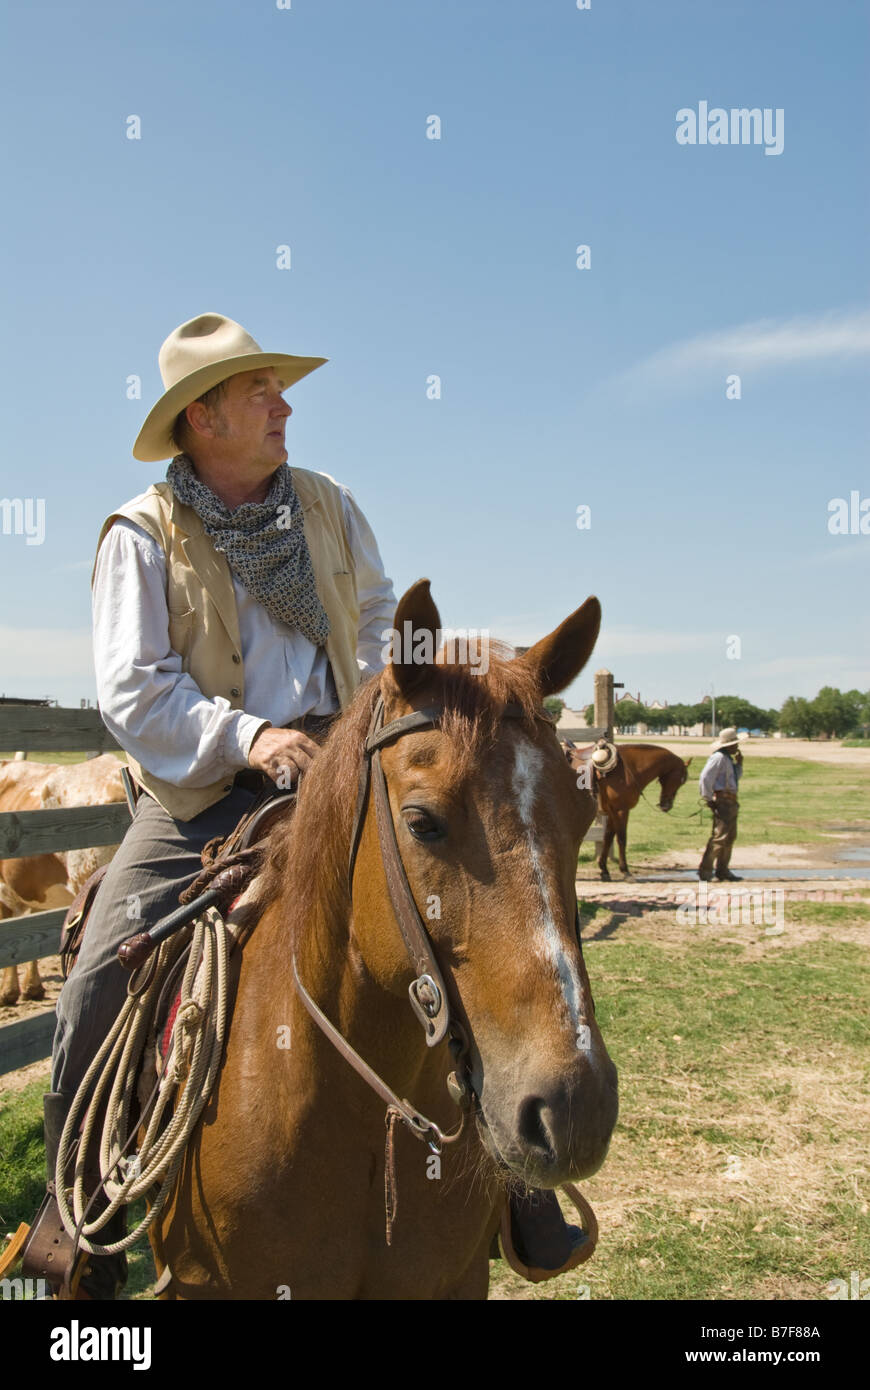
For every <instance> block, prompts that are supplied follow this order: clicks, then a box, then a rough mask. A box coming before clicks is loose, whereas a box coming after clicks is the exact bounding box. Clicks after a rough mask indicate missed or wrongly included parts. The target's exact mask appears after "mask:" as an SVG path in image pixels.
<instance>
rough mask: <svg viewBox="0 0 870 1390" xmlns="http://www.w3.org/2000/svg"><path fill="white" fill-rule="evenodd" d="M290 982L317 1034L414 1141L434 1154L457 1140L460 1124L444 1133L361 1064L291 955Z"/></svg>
mask: <svg viewBox="0 0 870 1390" xmlns="http://www.w3.org/2000/svg"><path fill="white" fill-rule="evenodd" d="M293 979H294V981H295V982H296V989H297V991H298V993H299V998H300V999H301V1000H302V1003H303V1004H304V1005H305V1007H306V1009H307V1010H308V1012H309V1013H310V1014H311V1017H312V1018H313V1019H314V1021H315V1023H316V1024H317V1026H318V1028H319V1029H320V1030H321V1032H323V1033H325V1034H326V1036H327V1038H328V1039H329V1041H330V1042H331V1043H332V1045H333V1047H334V1048H335V1050H336V1051H337V1052H339V1053H340V1054H341V1056H342V1057H343V1058H344V1060H345V1061H346V1062H349V1063H350V1065H351V1066H352V1067H353V1069H354V1071H355V1072H356V1073H357V1074H358V1075H359V1076H361V1077H362V1079H363V1081H365V1082H366V1083H367V1084H368V1085H369V1086H371V1088H372V1090H373V1091H374V1092H376V1094H377V1095H379V1096H380V1098H381V1100H382V1101H383V1102H384V1104H385V1105H386V1106H388V1107H389V1108H390V1109H393V1110H396V1111H397V1112H398V1114H399V1116H400V1118H401V1119H402V1120H403V1121H404V1123H405V1124H406V1125H407V1126H408V1128H409V1129H410V1130H412V1131H413V1133H414V1134H415V1135H416V1137H417V1138H418V1139H425V1140H426V1141H427V1143H429V1144H431V1145H432V1146H433V1148H434V1151H435V1152H436V1153H440V1151H441V1150H440V1146H441V1145H442V1144H452V1143H453V1142H454V1141H455V1140H456V1139H458V1138H459V1135H460V1132H461V1130H462V1123H460V1126H459V1129H457V1130H455V1131H454V1132H453V1133H452V1134H444V1133H443V1132H442V1131H441V1129H440V1128H439V1126H438V1125H436V1123H435V1121H434V1120H429V1119H427V1118H426V1116H425V1115H421V1114H420V1112H419V1111H418V1110H415V1109H414V1107H413V1105H411V1103H410V1101H407V1100H400V1099H399V1097H398V1096H397V1094H396V1092H395V1091H394V1090H392V1089H391V1088H390V1087H389V1086H388V1085H387V1083H386V1081H383V1080H382V1079H381V1077H380V1076H378V1074H377V1072H376V1071H375V1070H374V1068H373V1067H370V1066H369V1064H368V1062H365V1061H364V1060H363V1059H362V1057H360V1055H359V1053H358V1052H357V1051H356V1049H355V1048H353V1047H351V1045H350V1043H349V1042H348V1041H347V1039H346V1038H345V1037H344V1036H343V1035H342V1034H341V1033H340V1032H339V1031H338V1029H337V1028H336V1026H335V1024H334V1023H331V1022H330V1020H329V1019H328V1018H327V1017H326V1014H325V1013H324V1012H323V1010H322V1009H321V1008H319V1007H318V1005H317V1004H315V1002H314V1000H313V999H312V998H311V995H310V994H309V993H308V990H307V989H306V988H305V986H304V985H303V983H302V981H301V980H300V978H299V970H298V968H297V966H296V956H295V955H294V956H293ZM463 1121H464V1116H463Z"/></svg>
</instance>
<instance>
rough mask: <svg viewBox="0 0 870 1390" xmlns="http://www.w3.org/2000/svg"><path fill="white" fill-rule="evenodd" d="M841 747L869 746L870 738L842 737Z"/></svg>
mask: <svg viewBox="0 0 870 1390" xmlns="http://www.w3.org/2000/svg"><path fill="white" fill-rule="evenodd" d="M841 746H842V747H843V748H870V738H844V739H843V742H842V745H841Z"/></svg>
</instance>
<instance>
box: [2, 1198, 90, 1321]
mask: <svg viewBox="0 0 870 1390" xmlns="http://www.w3.org/2000/svg"><path fill="white" fill-rule="evenodd" d="M21 1230H22V1228H21V1227H19V1230H18V1234H19V1235H20V1233H21ZM24 1230H25V1232H26V1236H25V1239H24V1240H22V1242H21V1244H20V1245H19V1247H18V1249H19V1251H20V1253H21V1272H22V1274H23V1275H25V1276H26V1277H27V1278H30V1279H44V1280H45V1282H46V1284H48V1286H49V1288H50V1289H51V1291H52V1293H53V1295H54V1297H55V1298H59V1297H63V1296H64V1295H63V1294H62V1293H61V1290H62V1289H63V1288H64V1285H66V1286H67V1287H68V1288H69V1290H70V1294H68V1295H67V1297H70V1296H71V1297H73V1298H75V1295H76V1291H77V1289H78V1286H79V1280H80V1279H81V1277H82V1274H83V1273H84V1270H85V1265H86V1264H87V1259H88V1256H87V1252H86V1251H84V1250H78V1251H76V1250H75V1249H74V1247H73V1242H72V1239H71V1237H70V1236H68V1235H67V1232H66V1228H65V1226H64V1224H63V1221H62V1220H61V1215H60V1209H59V1208H58V1205H57V1198H56V1197H55V1195H54V1183H52V1184H51V1186H50V1188H49V1190H48V1191H47V1192H46V1194H45V1196H44V1197H43V1199H42V1205H41V1206H40V1208H39V1211H38V1212H37V1213H36V1216H35V1217H34V1218H33V1224H32V1225H31V1226H30V1227H24ZM13 1244H14V1242H13ZM10 1248H11V1247H10ZM8 1256H9V1250H7V1251H6V1254H5V1255H4V1256H3V1261H2V1267H4V1268H5V1267H6V1262H7V1259H8Z"/></svg>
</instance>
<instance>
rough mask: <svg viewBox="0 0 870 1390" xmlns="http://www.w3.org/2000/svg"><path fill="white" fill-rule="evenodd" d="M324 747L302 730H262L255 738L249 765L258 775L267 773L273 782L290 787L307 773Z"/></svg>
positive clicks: (249, 756)
mask: <svg viewBox="0 0 870 1390" xmlns="http://www.w3.org/2000/svg"><path fill="white" fill-rule="evenodd" d="M319 752H320V747H319V745H318V744H316V743H315V742H314V740H313V739H311V738H309V737H308V735H307V734H303V733H302V732H301V731H300V730H299V729H266V728H264V729H261V730H260V732H259V733H258V734H255V735H254V741H253V743H252V744H251V748H250V752H249V753H248V762H249V764H250V766H251V767H252V768H254V769H255V771H257V772H265V774H266V776H267V777H271V779H272V781H273V782H278V780H279V778H280V785H281V786H282V787H283V788H289V787H290V786H291V785H292V784H293V783H294V782H296V780H297V779H298V777H299V774H300V772H305V771H306V770H307V769H308V768H309V767H310V766H311V762H312V759H313V758H314V757H315V756H316V754H317V753H319Z"/></svg>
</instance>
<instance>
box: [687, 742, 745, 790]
mask: <svg viewBox="0 0 870 1390" xmlns="http://www.w3.org/2000/svg"><path fill="white" fill-rule="evenodd" d="M742 776H743V764H742V763H732V761H731V759H730V758H729V757H728V754H727V753H723V752H722V750H721V749H720V750H719V751H718V752H716V753H711V754H710V757H709V758H708V759H707V761H706V763H705V764H704V767H703V768H702V770H701V776H700V777H699V778H698V790H699V792H700V794H701V797H702V799H703V800H704V801H709V800H710V798H711V797H712V795H713V793H714V792H734V793H735V795H736V793H737V783H738V782H739V781H740V778H741V777H742Z"/></svg>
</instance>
